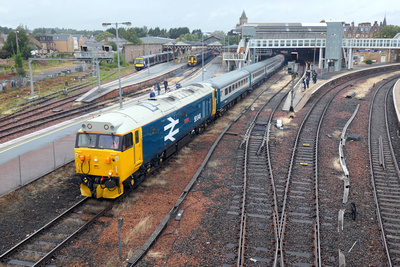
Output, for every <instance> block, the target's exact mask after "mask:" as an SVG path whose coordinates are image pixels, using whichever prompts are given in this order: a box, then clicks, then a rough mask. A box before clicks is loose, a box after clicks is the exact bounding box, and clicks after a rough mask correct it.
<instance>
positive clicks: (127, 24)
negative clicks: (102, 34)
mask: <svg viewBox="0 0 400 267" xmlns="http://www.w3.org/2000/svg"><path fill="white" fill-rule="evenodd" d="M112 24H114V23H102V24H101V25H103V27H107V26H109V25H112ZM120 24H124V25H126V26H128V27H129V26H131V25H132V23H130V22H121V23H120ZM115 31H116V37H117V60H118V83H119V108H120V109H122V89H121V68H120V66H119V42H118V22H115Z"/></svg>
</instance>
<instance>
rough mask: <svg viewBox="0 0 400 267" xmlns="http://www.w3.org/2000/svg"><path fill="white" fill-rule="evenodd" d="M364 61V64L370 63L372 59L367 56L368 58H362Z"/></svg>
mask: <svg viewBox="0 0 400 267" xmlns="http://www.w3.org/2000/svg"><path fill="white" fill-rule="evenodd" d="M364 63H365V64H372V60H371V59H369V58H368V59H366V60H364Z"/></svg>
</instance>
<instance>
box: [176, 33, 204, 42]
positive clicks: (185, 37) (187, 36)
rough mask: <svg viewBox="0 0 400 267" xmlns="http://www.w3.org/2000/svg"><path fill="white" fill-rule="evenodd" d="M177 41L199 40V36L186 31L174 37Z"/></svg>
mask: <svg viewBox="0 0 400 267" xmlns="http://www.w3.org/2000/svg"><path fill="white" fill-rule="evenodd" d="M175 41H177V42H186V41H201V38H199V36H198V35H197V34H191V33H186V34H183V35H181V36H179V37H178V38H176V40H175Z"/></svg>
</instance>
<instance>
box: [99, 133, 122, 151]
mask: <svg viewBox="0 0 400 267" xmlns="http://www.w3.org/2000/svg"><path fill="white" fill-rule="evenodd" d="M119 144H120V136H118V135H105V134H101V135H100V136H99V148H103V149H118V148H119Z"/></svg>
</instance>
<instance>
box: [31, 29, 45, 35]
mask: <svg viewBox="0 0 400 267" xmlns="http://www.w3.org/2000/svg"><path fill="white" fill-rule="evenodd" d="M32 34H33V36H35V37H36V36H40V35H45V34H46V29H45V28H36V29H34V30H33V32H32Z"/></svg>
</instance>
